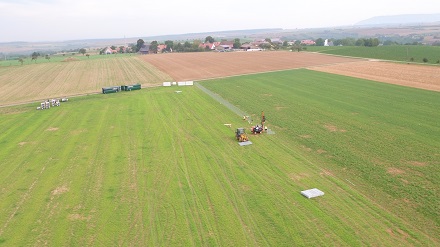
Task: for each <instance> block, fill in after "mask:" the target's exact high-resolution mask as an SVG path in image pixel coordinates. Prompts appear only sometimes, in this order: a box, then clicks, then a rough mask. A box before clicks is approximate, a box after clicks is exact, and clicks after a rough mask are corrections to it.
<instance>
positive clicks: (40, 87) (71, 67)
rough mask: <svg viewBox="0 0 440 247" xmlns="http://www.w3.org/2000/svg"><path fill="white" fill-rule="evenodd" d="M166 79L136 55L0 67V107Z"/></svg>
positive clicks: (158, 81) (147, 84)
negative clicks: (107, 87)
mask: <svg viewBox="0 0 440 247" xmlns="http://www.w3.org/2000/svg"><path fill="white" fill-rule="evenodd" d="M169 79H170V77H169V76H168V75H166V74H164V73H161V72H160V71H159V70H157V69H156V68H155V67H154V66H151V65H150V64H148V63H145V62H143V61H141V60H140V59H139V58H138V57H137V56H133V57H131V56H119V57H115V56H91V58H90V59H87V58H85V59H82V60H79V61H70V62H61V61H52V62H45V63H39V62H38V63H37V64H28V65H23V66H7V67H0V105H8V104H14V103H22V102H32V101H35V100H42V99H48V98H55V97H64V96H70V95H75V94H87V93H94V92H99V91H101V88H102V87H106V86H114V85H122V84H135V83H140V84H142V85H143V86H151V85H158V84H160V83H162V82H163V81H165V80H169Z"/></svg>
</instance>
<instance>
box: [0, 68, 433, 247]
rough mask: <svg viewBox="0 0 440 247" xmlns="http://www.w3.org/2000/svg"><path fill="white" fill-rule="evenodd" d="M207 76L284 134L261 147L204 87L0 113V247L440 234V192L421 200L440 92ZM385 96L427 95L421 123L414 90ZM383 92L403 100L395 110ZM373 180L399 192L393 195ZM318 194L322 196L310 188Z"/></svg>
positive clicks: (333, 79)
mask: <svg viewBox="0 0 440 247" xmlns="http://www.w3.org/2000/svg"><path fill="white" fill-rule="evenodd" d="M339 83H342V84H339ZM203 85H205V86H207V87H209V88H211V89H213V90H215V91H217V92H219V93H221V94H222V95H224V97H225V98H227V99H229V100H230V101H231V102H234V103H235V104H237V105H239V107H241V108H242V109H244V110H247V111H249V112H254V113H255V114H256V115H259V113H260V111H261V110H263V109H264V110H265V111H266V115H267V119H268V122H267V123H268V124H269V126H270V127H271V128H272V129H274V130H275V131H276V135H260V136H251V137H250V138H251V141H252V142H253V143H254V144H253V145H251V146H247V147H240V146H239V145H238V144H237V142H236V141H235V139H234V133H233V128H235V127H240V126H244V127H247V124H246V123H245V122H243V121H242V120H241V118H240V117H239V116H236V115H234V114H233V113H232V112H230V111H229V110H228V109H226V108H225V107H224V106H223V105H221V104H219V103H217V102H216V101H214V100H213V99H211V98H209V96H207V95H205V94H204V93H203V92H201V91H200V90H199V89H197V88H196V87H185V88H179V90H182V91H183V92H182V93H179V94H178V93H175V90H176V88H154V89H148V90H145V89H143V90H141V91H136V92H127V93H118V94H111V95H91V96H85V97H79V98H74V99H72V100H71V101H69V102H68V103H65V104H62V105H61V106H60V107H58V108H51V109H50V110H44V111H36V110H34V109H35V108H34V106H33V105H27V106H20V107H8V108H2V109H0V128H1V129H3V130H4V132H3V133H2V135H1V136H0V147H1V148H0V160H1V161H2V162H1V169H0V188H1V189H0V244H3V245H5V246H22V245H36V246H39V245H50V246H66V245H74V246H86V245H101V246H109V245H140V246H170V245H179V246H182V245H183V246H200V245H206V246H216V245H221V246H257V245H270V246H292V245H298V246H311V245H315V246H317V245H318V246H319V245H320V246H322V245H337V246H356V245H373V246H374V245H376V246H377V245H380V246H396V245H436V244H438V243H439V239H438V236H436V235H433V234H432V233H435V232H438V228H436V226H435V224H436V223H438V219H439V217H438V210H437V211H433V210H434V209H436V208H438V198H436V197H435V196H434V197H432V198H427V196H426V193H427V191H428V190H427V189H426V188H427V187H429V188H430V189H433V192H432V193H433V194H434V195H435V193H438V177H436V176H438V175H436V174H438V168H436V166H435V165H436V164H437V165H438V153H437V152H438V150H439V149H438V140H437V141H436V140H435V137H434V136H436V135H435V134H436V133H438V127H436V126H435V124H433V123H432V121H433V119H434V117H435V116H433V114H435V113H433V112H432V108H436V109H437V108H438V104H440V103H439V102H438V97H436V96H438V94H436V93H432V92H425V91H421V90H411V89H406V88H400V87H396V86H392V85H386V84H379V83H368V82H366V81H362V80H356V79H351V78H347V77H341V76H331V75H328V74H323V73H318V72H310V71H303V70H298V71H290V72H281V73H270V74H262V75H254V76H243V77H234V78H229V79H224V80H216V81H212V82H209V83H208V82H207V83H203ZM376 90H379V92H376ZM372 91H374V92H376V93H378V95H377V96H376V97H373V95H374V94H373V95H371V94H369V93H371V92H372ZM360 92H363V93H364V94H363V95H364V97H359V93H360ZM387 92H388V93H389V94H394V93H396V92H398V93H399V94H401V93H406V96H408V95H409V96H411V97H412V98H411V99H413V101H414V102H419V103H417V104H415V105H413V107H411V108H409V109H408V110H410V111H417V112H419V113H418V114H419V115H418V116H424V117H423V118H421V119H420V120H419V121H418V122H417V124H419V123H420V124H421V125H420V127H417V126H419V125H417V124H415V121H416V120H415V119H416V117H415V116H414V117H410V118H408V119H407V118H406V115H405V113H404V112H401V111H400V110H399V109H401V108H400V107H404V106H405V105H406V103H405V102H406V101H410V100H408V99H407V98H403V97H404V95H405V94H404V95H402V96H400V97H402V98H397V99H395V98H392V96H391V95H389V94H388V93H387ZM381 95H386V96H387V97H385V99H384V98H382V97H381ZM370 97H371V99H370ZM396 97H397V96H396ZM263 99H264V100H263ZM360 99H362V100H361V102H362V103H363V104H361V103H359V104H358V103H355V102H357V101H358V100H360ZM399 99H400V100H399ZM403 99H405V100H403ZM395 100H397V101H395ZM384 101H390V102H391V104H393V105H396V107H397V108H395V112H389V113H395V114H394V115H388V114H386V112H387V110H386V109H388V111H389V110H390V108H385V110H384V109H382V108H383V107H382V106H383V104H384ZM374 102H375V103H376V104H377V105H379V106H380V109H382V110H378V109H376V107H374V106H373V105H371V106H370V105H369V104H373V103H374ZM401 104H402V106H400V105H401ZM364 121H365V122H364ZM224 123H231V124H232V126H233V128H232V129H229V128H227V127H225V126H224V125H223V124H224ZM414 124H415V125H414ZM390 127H397V128H396V129H395V130H394V129H393V128H390ZM422 127H423V128H422ZM335 129H336V131H333V130H335ZM422 129H423V130H425V131H422ZM344 130H345V131H344ZM362 130H365V131H362ZM367 130H369V131H370V130H371V131H372V132H371V133H370V132H367ZM378 134H383V135H382V136H379V135H378ZM378 136H379V137H384V138H378ZM437 136H438V135H437ZM393 137H394V138H396V139H392V138H393ZM386 138H391V139H386ZM376 139H382V140H384V142H383V143H384V146H385V148H384V147H382V146H375V145H374V144H377V142H376ZM385 140H388V142H386V141H385ZM350 144H352V145H350ZM355 144H356V145H355ZM385 144H386V145H385ZM414 144H420V145H422V147H416V146H413V145H414ZM357 145H361V146H357ZM387 145H390V146H393V145H394V146H395V149H396V151H394V150H391V148H390V147H387ZM341 147H343V148H346V149H340V148H341ZM348 147H349V148H348ZM434 149H435V150H434ZM390 150H391V152H390ZM419 151H420V152H421V154H418V152H419ZM386 152H390V153H389V154H386ZM359 153H360V155H358V154H359ZM416 153H417V154H416ZM402 155H403V156H402ZM388 156H390V158H387V157H388ZM399 156H400V157H399ZM373 158H375V159H377V160H378V161H381V162H385V163H387V162H392V161H395V160H398V161H401V162H399V163H395V164H394V163H393V164H392V166H393V167H394V168H396V169H401V170H403V171H404V173H402V174H397V175H396V174H389V173H387V168H386V166H385V165H383V164H381V163H373V162H372V163H369V162H367V161H366V160H370V159H371V160H372V159H373ZM383 159H385V160H383ZM407 160H408V161H411V162H420V163H417V164H418V165H419V166H413V165H412V163H411V164H407V163H406V161H407ZM387 164H388V163H387ZM372 166H373V167H374V168H372ZM376 169H377V171H376ZM367 173H370V174H371V175H367ZM410 173H414V174H419V175H418V176H415V177H412V176H410V175H411V174H410ZM377 176H381V177H382V178H383V179H385V180H387V181H388V185H390V186H394V187H397V186H402V187H404V188H403V190H402V191H400V192H398V193H397V194H392V193H390V191H389V190H387V189H386V188H385V186H384V184H385V181H381V180H382V179H379V178H377ZM402 179H405V180H407V181H408V185H405V184H402V182H401V181H402ZM377 181H379V182H378V184H377V185H376V184H375V183H376V182H377ZM315 187H316V188H319V189H321V190H323V191H324V192H325V193H326V195H325V196H324V197H321V198H316V199H313V200H308V199H305V198H304V197H302V196H301V195H300V191H301V190H304V189H309V188H315ZM408 187H411V188H413V189H414V190H416V191H418V192H421V193H422V194H421V196H420V197H418V196H416V195H415V193H413V192H411V191H408V190H407V188H408ZM367 189H369V190H367ZM399 193H401V194H399ZM403 197H404V198H407V197H408V200H409V203H408V205H407V206H406V205H403V204H402V201H401V200H400V199H402V198H403ZM414 198H417V199H419V200H417V201H413V199H414ZM395 199H398V201H397V202H395V204H393V205H392V206H391V205H388V204H386V203H387V202H390V201H391V202H393V201H395ZM436 202H437V203H436ZM422 204H426V205H422ZM394 206H396V207H394ZM399 206H402V208H397V207H399ZM403 206H405V207H403ZM431 209H432V211H431ZM399 212H405V213H409V214H408V215H401V214H399ZM411 216H417V217H418V218H415V219H412V220H411V219H409V218H410V217H411ZM437 226H438V225H437Z"/></svg>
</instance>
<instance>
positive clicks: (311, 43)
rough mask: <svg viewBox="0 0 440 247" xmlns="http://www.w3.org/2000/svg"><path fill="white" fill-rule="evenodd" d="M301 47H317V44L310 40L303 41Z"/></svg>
mask: <svg viewBox="0 0 440 247" xmlns="http://www.w3.org/2000/svg"><path fill="white" fill-rule="evenodd" d="M301 45H316V42H315V41H313V40H310V39H305V40H301Z"/></svg>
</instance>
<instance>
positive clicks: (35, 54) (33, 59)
mask: <svg viewBox="0 0 440 247" xmlns="http://www.w3.org/2000/svg"><path fill="white" fill-rule="evenodd" d="M39 56H40V53H38V52H33V53H32V55H31V57H32V59H31V62H32V61H35V63H37V58H38V57H39Z"/></svg>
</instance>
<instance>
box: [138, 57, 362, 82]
mask: <svg viewBox="0 0 440 247" xmlns="http://www.w3.org/2000/svg"><path fill="white" fill-rule="evenodd" d="M141 59H142V60H144V61H146V62H148V63H151V64H153V65H154V66H155V67H157V68H158V69H160V70H161V71H163V72H165V73H166V74H168V75H170V76H171V77H172V78H173V80H175V81H185V80H202V79H209V78H218V77H225V76H233V75H242V74H252V73H259V72H267V71H277V70H287V69H295V68H303V67H310V66H322V65H327V64H340V63H341V64H346V63H350V62H356V61H362V60H361V59H355V58H344V57H336V56H329V55H324V54H318V53H309V52H284V51H279V52H203V53H169V54H156V55H146V56H142V57H141Z"/></svg>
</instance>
